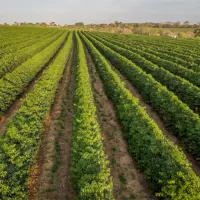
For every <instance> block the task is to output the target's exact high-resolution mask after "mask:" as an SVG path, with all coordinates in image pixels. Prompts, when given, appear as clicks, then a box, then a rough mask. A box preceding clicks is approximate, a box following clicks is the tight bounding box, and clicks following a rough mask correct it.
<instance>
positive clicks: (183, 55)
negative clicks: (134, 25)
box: [118, 35, 198, 69]
mask: <svg viewBox="0 0 200 200" xmlns="http://www.w3.org/2000/svg"><path fill="white" fill-rule="evenodd" d="M118 36H119V35H118ZM123 36H124V35H123ZM123 36H122V37H123ZM123 38H124V39H127V40H129V42H130V41H132V44H134V45H136V46H137V45H140V44H142V45H144V46H145V47H146V50H148V49H149V48H150V49H152V50H154V51H155V52H159V53H162V54H163V53H164V54H165V55H170V56H172V57H174V58H178V59H180V60H182V61H184V62H186V63H188V64H189V65H190V64H191V65H193V64H194V65H198V60H197V57H198V56H196V54H193V53H192V48H193V47H194V42H195V41H192V40H189V44H188V45H187V46H184V44H183V43H184V41H185V40H181V43H178V42H177V40H176V42H175V43H174V44H172V45H171V46H170V47H169V46H168V43H169V41H172V40H173V39H168V40H167V42H164V38H163V37H161V38H160V40H158V41H156V42H152V41H154V39H155V37H148V38H145V40H144V39H142V38H143V37H141V38H138V39H137V38H136V37H129V36H124V37H123ZM120 39H121V37H120ZM147 41H148V42H147ZM186 50H190V52H186ZM162 54H161V55H162ZM192 56H193V57H192ZM180 60H179V61H180ZM177 61H178V60H177ZM180 64H181V63H180ZM182 64H183V62H182ZM194 69H197V68H195V66H194Z"/></svg>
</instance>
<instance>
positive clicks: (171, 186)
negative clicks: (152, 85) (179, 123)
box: [81, 34, 200, 200]
mask: <svg viewBox="0 0 200 200" xmlns="http://www.w3.org/2000/svg"><path fill="white" fill-rule="evenodd" d="M81 37H82V39H83V40H84V42H85V44H86V46H87V48H88V50H89V52H90V54H91V56H92V59H93V61H94V63H95V66H96V68H97V71H98V73H99V75H100V77H101V80H102V82H103V84H104V88H105V91H106V93H107V95H108V97H109V98H110V99H111V100H112V102H113V104H114V106H115V108H116V114H117V116H118V120H119V122H120V124H121V126H122V130H123V133H124V137H125V138H126V140H127V142H128V150H129V152H130V153H131V155H132V156H133V158H134V159H135V160H136V161H137V164H138V166H139V168H140V170H142V171H143V172H144V174H145V176H146V179H147V180H148V181H149V183H150V185H151V188H152V190H153V192H154V193H155V195H156V196H157V197H158V198H159V199H171V200H181V199H197V200H199V199H200V194H199V190H200V179H199V177H197V176H196V175H195V174H194V172H193V171H192V169H191V167H190V164H189V162H188V160H187V159H186V157H185V155H184V154H183V152H182V151H181V150H179V149H178V148H177V146H175V145H174V144H173V143H172V142H171V141H169V140H168V139H167V138H166V137H165V136H164V135H163V134H162V132H161V130H160V129H159V128H158V126H157V125H156V124H155V122H154V121H153V120H152V119H150V118H149V116H148V115H147V113H146V111H145V109H144V108H143V107H141V106H140V105H139V102H138V99H136V98H135V97H133V95H132V94H131V92H130V91H129V90H127V89H126V88H125V86H124V85H125V84H124V82H122V81H121V80H120V78H119V76H118V75H117V74H116V73H115V72H114V71H113V70H112V68H111V66H110V65H109V64H108V62H107V61H106V59H105V58H104V57H103V56H102V54H100V53H99V51H98V50H97V49H96V48H95V47H94V46H93V44H92V43H91V42H90V41H89V40H88V39H87V38H86V37H85V36H84V35H82V34H81ZM105 51H106V50H105Z"/></svg>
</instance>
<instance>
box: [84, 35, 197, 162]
mask: <svg viewBox="0 0 200 200" xmlns="http://www.w3.org/2000/svg"><path fill="white" fill-rule="evenodd" d="M87 37H88V38H89V39H90V40H91V41H92V42H93V44H94V45H95V46H96V47H97V48H98V49H99V50H100V51H101V52H102V53H103V54H104V55H105V56H106V57H107V59H109V60H110V61H111V63H112V64H114V66H115V67H116V68H117V69H118V70H119V71H120V72H121V73H122V74H123V75H124V76H125V77H126V78H127V79H128V80H129V81H130V82H131V83H132V84H133V85H134V86H135V87H136V88H137V90H138V91H139V92H140V93H141V95H142V97H143V99H144V101H145V102H146V103H148V104H150V105H151V106H152V107H153V109H154V110H155V111H156V112H157V113H158V114H159V115H160V116H161V117H162V119H163V121H164V122H165V125H166V127H167V128H168V129H169V130H170V131H171V132H172V133H173V134H175V135H177V136H178V137H179V138H180V140H181V142H182V143H183V145H184V146H185V147H186V148H187V150H188V151H189V152H191V153H192V154H193V155H194V156H195V157H196V159H197V160H198V159H200V151H199V147H200V118H199V116H198V115H197V114H195V113H194V112H193V111H192V110H191V109H190V108H189V107H188V106H187V105H186V104H184V103H183V102H182V101H180V100H179V99H178V97H177V96H176V95H174V93H172V92H170V91H168V90H167V88H166V87H164V86H162V85H161V84H160V83H159V82H157V81H156V80H155V79H154V78H153V77H152V76H151V75H150V74H146V73H145V72H144V71H143V70H142V69H140V68H139V67H138V66H136V65H135V64H134V63H133V62H131V61H130V60H128V59H127V58H125V57H123V56H121V55H120V54H118V53H116V52H115V51H113V50H112V49H110V48H109V47H107V46H105V45H104V44H102V43H101V42H99V41H97V40H96V39H95V38H93V37H91V36H89V35H87Z"/></svg>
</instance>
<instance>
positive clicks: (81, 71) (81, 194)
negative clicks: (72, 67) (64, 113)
mask: <svg viewBox="0 0 200 200" xmlns="http://www.w3.org/2000/svg"><path fill="white" fill-rule="evenodd" d="M76 43H77V72H76V78H75V93H74V118H73V136H72V169H71V177H72V182H73V185H74V188H75V189H76V191H77V193H78V195H77V198H76V199H80V200H89V199H91V200H110V199H113V197H112V189H113V184H112V179H111V177H110V169H109V168H108V161H107V159H106V156H105V154H104V150H103V143H102V139H101V133H100V128H99V124H98V122H97V117H96V107H95V105H94V100H93V94H92V89H91V85H90V78H89V73H88V69H87V63H86V56H85V53H84V48H83V44H82V42H81V40H80V38H79V36H78V34H77V33H76Z"/></svg>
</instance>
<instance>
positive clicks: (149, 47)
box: [95, 32, 200, 72]
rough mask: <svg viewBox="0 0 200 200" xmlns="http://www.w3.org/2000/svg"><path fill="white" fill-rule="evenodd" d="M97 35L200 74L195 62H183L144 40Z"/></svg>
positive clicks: (171, 53) (169, 52)
mask: <svg viewBox="0 0 200 200" xmlns="http://www.w3.org/2000/svg"><path fill="white" fill-rule="evenodd" d="M95 35H98V36H100V37H102V38H104V39H108V40H109V41H110V39H115V40H117V41H118V42H123V43H125V44H127V45H129V46H130V45H131V46H137V48H139V49H140V50H142V51H144V52H146V53H150V54H152V55H155V56H158V57H160V58H161V59H164V60H168V61H171V62H173V63H176V64H180V65H182V66H183V67H186V68H188V69H192V70H194V71H196V72H200V67H199V66H198V65H197V64H196V63H194V61H193V62H191V61H190V62H188V61H186V60H183V59H181V58H179V57H176V56H175V55H176V54H175V55H174V53H173V52H171V51H166V50H163V49H162V48H159V47H157V46H153V45H147V44H145V43H143V41H142V40H131V38H129V37H123V36H121V35H119V34H118V35H116V37H113V35H112V34H108V35H107V36H106V35H105V34H102V33H96V32H95Z"/></svg>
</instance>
